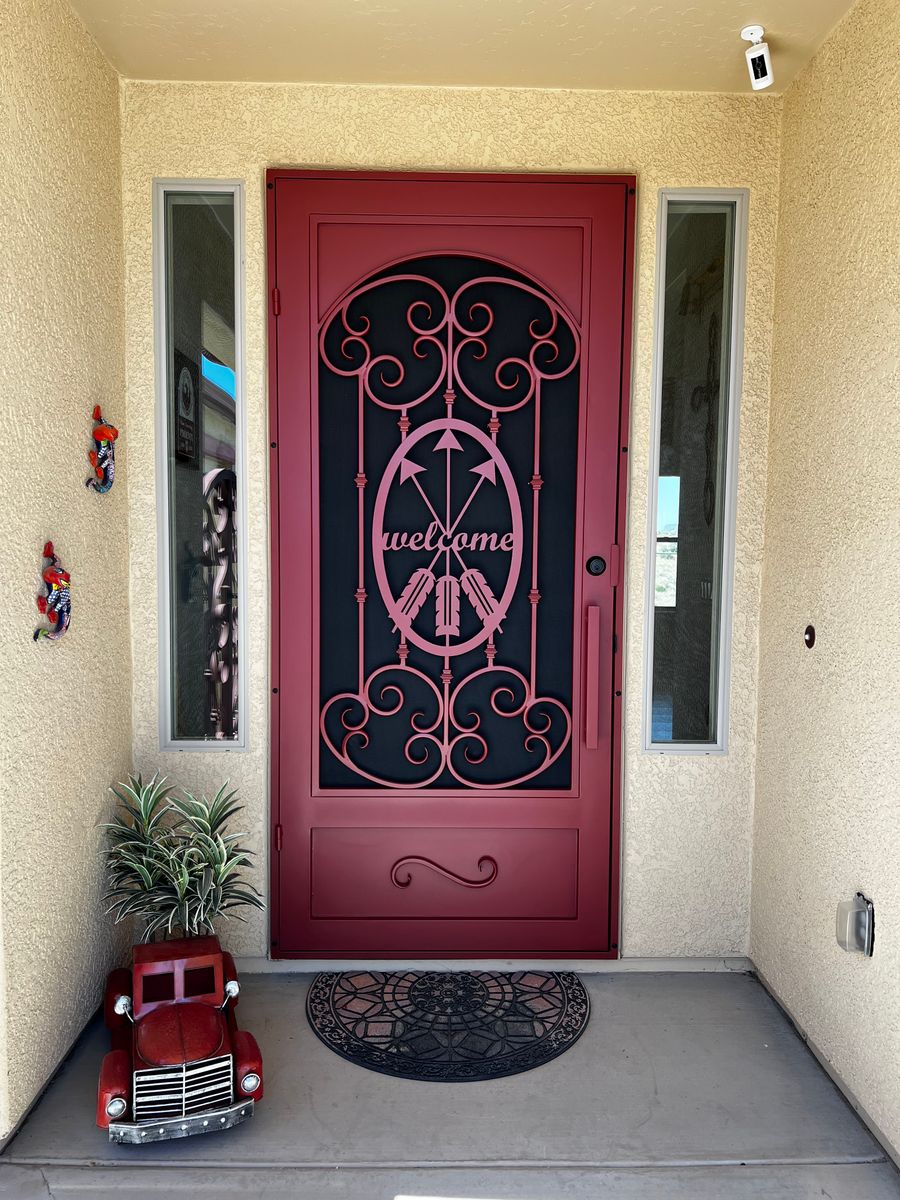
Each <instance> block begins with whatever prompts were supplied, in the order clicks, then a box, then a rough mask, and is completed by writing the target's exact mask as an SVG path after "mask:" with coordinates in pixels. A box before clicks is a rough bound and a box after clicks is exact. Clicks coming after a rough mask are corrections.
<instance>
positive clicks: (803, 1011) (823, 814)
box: [752, 0, 900, 1146]
mask: <svg viewBox="0 0 900 1200" xmlns="http://www.w3.org/2000/svg"><path fill="white" fill-rule="evenodd" d="M898 97H900V6H898V5H897V3H896V0H862V2H861V3H860V4H859V5H858V6H857V7H856V8H854V9H853V10H851V13H850V14H849V16H848V17H847V18H846V19H845V20H844V21H843V22H842V23H841V24H840V25H839V26H838V27H837V29H836V30H835V32H834V33H833V34H832V35H831V37H830V38H829V40H828V41H827V42H826V43H825V45H824V47H823V48H822V49H821V51H820V52H819V53H818V55H817V56H816V57H815V58H814V59H813V61H812V62H811V64H810V65H809V66H808V67H807V69H806V70H805V71H804V72H803V73H802V75H801V76H800V77H799V78H798V80H797V81H796V83H795V84H794V85H793V86H792V87H791V89H790V90H789V91H788V93H787V95H786V98H785V108H784V129H783V160H782V161H783V167H782V180H781V219H780V228H779V237H778V259H777V276H778V287H777V299H776V318H775V369H774V381H773V391H772V410H771V437H770V445H769V488H768V505H767V525H766V543H765V570H764V584H763V608H762V631H763V632H762V641H761V669H760V700H759V708H760V720H759V750H758V766H757V776H758V783H757V796H756V816H755V841H754V864H753V906H752V911H753V921H752V954H753V958H754V961H755V962H756V963H757V964H758V966H759V967H760V969H761V971H762V972H763V974H764V976H765V977H766V979H767V980H768V982H769V983H770V984H771V985H772V987H773V988H774V989H775V991H776V992H777V994H778V995H779V996H780V997H781V998H782V1000H783V1001H784V1002H785V1003H786V1004H787V1006H788V1007H789V1008H790V1010H791V1013H792V1014H793V1015H794V1017H795V1019H796V1020H797V1022H798V1024H799V1025H800V1026H801V1027H802V1028H804V1029H805V1030H806V1031H807V1032H808V1034H809V1036H810V1037H811V1039H812V1040H813V1041H814V1042H815V1043H816V1044H817V1046H818V1047H819V1049H820V1050H821V1052H822V1053H823V1054H824V1055H825V1056H826V1057H827V1058H828V1059H829V1060H830V1062H831V1063H832V1064H833V1065H834V1067H835V1068H836V1069H837V1071H838V1073H839V1074H840V1076H841V1077H842V1079H843V1080H844V1081H845V1082H846V1084H847V1085H848V1086H849V1087H850V1089H851V1090H852V1091H853V1092H855V1093H856V1095H857V1096H858V1097H859V1099H860V1101H861V1103H862V1104H863V1105H864V1106H865V1107H866V1108H867V1109H868V1111H869V1113H870V1114H871V1116H872V1118H873V1119H874V1121H875V1122H876V1123H877V1124H878V1125H880V1126H881V1128H882V1129H883V1130H884V1131H885V1132H886V1133H887V1135H888V1137H889V1138H890V1140H891V1141H892V1142H893V1145H894V1146H898V1145H900V1085H898V1082H897V1080H898V1074H897V1064H898V1062H900V1002H898V995H900V992H898V980H900V866H898V852H900V785H898V779H900V765H898V748H897V747H898V739H900V700H898V696H900V691H898V681H900V589H898V586H897V564H898V562H900V488H898V462H900V350H898V345H900V138H898V130H900V99H898ZM809 622H811V623H812V624H813V625H815V627H816V631H817V641H816V645H815V648H814V649H813V650H812V651H808V650H807V649H806V648H805V646H804V644H803V630H804V628H805V626H806V625H807V623H809ZM857 890H862V891H864V892H865V893H866V894H867V895H868V896H869V897H871V898H872V899H873V900H874V901H875V911H876V923H875V929H876V934H875V956H874V958H872V959H871V960H866V959H863V958H862V957H861V956H855V955H848V954H845V953H844V952H843V951H841V950H840V949H839V948H838V946H837V943H836V941H835V936H834V917H835V906H836V904H837V902H838V900H841V899H844V898H850V897H851V896H852V895H853V894H854V893H855V892H856V891H857Z"/></svg>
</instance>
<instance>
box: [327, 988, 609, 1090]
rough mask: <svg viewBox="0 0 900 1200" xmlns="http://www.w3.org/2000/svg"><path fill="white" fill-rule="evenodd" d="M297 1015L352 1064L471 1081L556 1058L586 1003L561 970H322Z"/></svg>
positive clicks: (577, 1029) (576, 1032)
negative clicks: (303, 1016) (302, 1015)
mask: <svg viewBox="0 0 900 1200" xmlns="http://www.w3.org/2000/svg"><path fill="white" fill-rule="evenodd" d="M306 1015H307V1017H308V1019H309V1023H310V1025H311V1026H312V1027H313V1030H314V1031H315V1033H316V1034H317V1036H318V1037H319V1038H320V1039H321V1040H322V1041H323V1042H324V1043H325V1045H326V1046H328V1047H329V1048H330V1049H331V1050H333V1051H334V1052H335V1054H340V1056H341V1057H342V1058H346V1059H347V1060H348V1061H349V1062H352V1063H356V1064H357V1066H360V1067H366V1068H368V1070H370V1071H380V1072H381V1073H382V1074H384V1075H399V1076H402V1077H403V1078H405V1079H421V1080H434V1081H437V1082H442V1083H464V1082H465V1083H472V1082H475V1081H477V1080H483V1079H500V1078H501V1077H502V1076H504V1075H516V1074H517V1073H518V1072H519V1071H530V1070H531V1069H532V1068H533V1067H539V1066H542V1065H543V1064H544V1063H546V1062H549V1061H550V1060H551V1059H553V1058H556V1057H557V1055H559V1054H563V1053H564V1052H565V1051H566V1050H568V1049H569V1047H570V1046H572V1045H573V1044H574V1043H575V1042H576V1041H577V1040H578V1038H579V1037H581V1035H582V1033H583V1032H584V1030H585V1027H586V1026H587V1022H588V1016H589V1015H590V1001H589V1000H588V995H587V992H586V991H585V989H584V985H583V984H582V982H581V980H580V979H579V978H578V976H577V975H574V974H572V973H571V972H569V971H512V972H503V971H452V972H451V971H385V972H382V971H344V972H340V973H338V972H330V971H329V972H324V973H322V974H321V975H317V976H316V978H315V979H314V980H313V982H312V983H311V985H310V988H309V992H308V993H307V997H306Z"/></svg>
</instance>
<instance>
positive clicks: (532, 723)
mask: <svg viewBox="0 0 900 1200" xmlns="http://www.w3.org/2000/svg"><path fill="white" fill-rule="evenodd" d="M396 283H403V284H404V285H406V286H410V285H412V286H414V287H415V288H416V289H418V290H420V291H421V294H422V298H421V299H417V300H415V301H414V302H413V303H411V304H407V307H406V309H405V320H406V325H407V328H408V330H409V332H410V334H411V335H412V354H413V358H411V359H410V360H409V366H410V368H411V365H412V363H413V361H414V360H415V362H416V368H415V378H416V380H417V381H424V382H419V384H418V386H417V388H416V389H415V392H414V393H410V390H409V381H410V379H411V378H412V375H413V372H412V370H411V369H409V370H408V364H407V363H406V362H405V361H404V357H403V354H402V353H400V352H386V351H385V349H384V341H383V335H382V336H381V340H379V335H378V331H379V328H380V325H379V318H384V317H385V314H386V307H385V306H386V305H387V303H388V297H389V296H390V295H391V293H390V291H389V288H390V286H391V285H392V284H396ZM507 289H509V291H507ZM489 292H491V293H499V294H500V300H498V301H494V302H493V303H489V302H488V300H486V299H485V295H487V294H488V293H489ZM504 295H508V296H509V297H510V298H512V297H513V296H514V295H515V296H518V297H520V298H521V297H524V298H525V299H526V301H527V302H528V304H530V305H531V306H532V309H531V311H534V307H535V305H538V304H539V305H540V311H542V312H543V314H544V315H543V316H542V317H533V316H532V317H531V318H530V319H527V320H521V319H519V318H516V317H515V316H514V315H513V314H514V313H515V312H516V311H519V310H516V309H515V307H514V306H508V305H507V303H506V301H505V300H504V299H503V296H504ZM517 321H518V322H519V323H517ZM388 327H389V325H388V324H386V325H385V328H388ZM392 328H393V327H392ZM498 330H501V331H502V335H503V336H502V338H500V339H498V344H499V342H502V345H503V347H504V355H505V356H502V357H500V356H498V357H496V358H495V359H494V365H493V366H492V367H491V368H490V369H489V370H488V371H486V370H485V369H484V367H481V366H479V364H482V363H486V362H488V361H489V360H490V358H491V354H492V353H494V351H493V350H492V347H493V338H494V336H495V335H496V333H497V331H498ZM516 342H518V344H519V346H520V350H519V352H517V353H515V354H510V353H508V348H509V347H510V346H512V345H514V344H515V343H516ZM376 345H377V347H378V348H377V349H376ZM580 345H581V342H580V332H579V329H578V325H577V323H576V322H575V320H574V318H573V317H572V315H571V314H570V313H568V312H567V311H566V310H565V309H564V308H563V306H562V305H561V304H560V302H559V301H558V300H556V299H554V298H553V297H551V296H550V295H549V294H547V293H546V292H545V291H543V290H542V289H540V288H539V287H538V286H537V285H533V284H530V283H527V282H524V281H523V280H518V279H512V278H505V277H501V276H493V275H490V274H487V275H483V276H481V277H479V278H476V279H473V280H470V281H469V282H467V283H464V284H462V285H461V286H460V287H458V288H457V290H456V291H455V292H454V293H453V294H452V295H451V294H450V293H449V292H447V291H446V290H445V289H444V288H442V287H441V286H440V285H439V284H438V283H437V282H436V281H435V280H433V279H429V278H428V277H427V276H424V275H416V274H410V273H405V272H403V271H398V272H397V273H395V274H393V275H389V276H385V277H382V278H380V279H377V280H373V281H366V282H363V283H362V284H360V285H358V286H357V287H355V288H353V289H351V291H350V292H348V293H347V294H346V295H345V296H344V297H343V298H342V299H341V300H340V301H339V302H338V303H337V304H336V305H334V306H333V308H332V309H331V310H330V311H329V312H328V313H327V314H326V316H325V318H324V319H323V321H322V324H321V326H320V334H319V349H320V354H321V357H322V360H323V362H324V363H325V365H326V366H327V367H328V368H330V370H332V371H333V372H334V373H335V374H337V375H343V376H352V377H355V379H356V385H357V390H358V422H357V451H358V453H357V471H356V475H355V483H356V487H357V489H358V492H359V505H358V526H357V549H358V581H357V588H356V593H355V596H356V602H357V612H358V629H357V643H358V660H359V662H358V667H359V672H358V673H359V684H358V688H357V690H356V691H345V692H340V693H338V694H337V695H333V696H331V697H330V699H328V700H327V702H326V703H325V704H324V705H323V707H322V710H321V713H320V721H319V724H320V731H321V735H322V739H323V742H324V744H325V745H326V746H327V747H328V749H329V751H330V752H331V753H332V754H334V755H335V757H337V758H338V759H339V760H340V761H341V762H342V763H343V764H344V765H345V766H346V767H347V768H348V769H349V770H351V771H353V772H354V773H356V774H357V775H359V776H361V777H362V778H364V779H366V780H369V781H370V782H374V783H378V784H381V785H384V786H387V787H393V788H400V789H403V788H422V787H427V786H429V785H433V784H436V783H437V784H439V785H440V786H444V787H447V786H450V787H453V786H457V787H459V786H462V787H464V788H482V789H493V788H507V787H512V786H514V785H516V784H522V783H525V782H527V781H528V780H531V779H534V778H536V777H537V776H539V775H540V774H541V773H542V772H544V771H546V770H547V768H548V767H549V766H550V765H551V764H552V763H553V762H555V761H556V759H557V758H559V756H560V754H562V752H563V750H564V749H565V748H566V746H567V745H568V744H569V742H570V739H571V730H572V718H571V713H570V711H569V709H568V707H567V706H566V704H564V703H563V702H562V701H561V700H560V699H558V698H557V697H554V696H549V695H544V694H542V693H541V690H540V688H539V685H538V678H537V644H538V638H539V636H540V625H539V622H538V608H539V604H540V600H541V591H540V588H539V586H538V568H539V560H540V556H539V538H540V499H541V497H540V493H541V488H542V486H543V484H544V480H543V478H542V476H541V466H540V464H541V453H540V430H541V404H542V392H543V390H544V389H545V387H546V385H547V384H548V382H551V381H554V380H558V379H562V378H563V377H564V376H566V375H567V374H569V373H570V372H572V371H574V370H575V369H576V368H577V367H578V364H579V360H580ZM426 368H427V369H426ZM476 368H477V369H476ZM428 370H430V371H431V372H432V373H431V374H430V375H429V376H428V377H427V378H426V377H425V376H426V375H427V371H428ZM368 405H374V406H376V408H377V409H382V410H390V411H392V412H394V413H396V414H398V419H397V421H396V425H397V428H398V430H399V439H398V442H397V445H396V448H395V450H394V452H393V454H392V455H391V457H390V460H389V462H388V464H387V466H386V467H385V468H384V471H383V473H382V475H381V478H380V480H379V481H378V486H377V492H376V496H375V500H374V506H373V508H372V509H371V510H369V509H368V507H367V504H366V501H365V493H366V490H367V488H368V486H369V478H368V474H367V471H366V411H367V406H368ZM529 406H530V409H531V413H532V422H531V425H532V441H533V455H532V471H531V474H530V476H525V477H524V478H523V479H521V480H518V481H517V479H516V478H515V475H514V473H513V469H512V467H511V465H510V461H509V460H508V458H507V457H506V455H505V454H504V453H503V451H502V449H501V434H502V429H503V417H504V415H505V414H508V413H512V412H517V411H518V410H521V409H524V408H526V407H529ZM436 408H437V409H438V411H440V408H443V415H441V416H438V415H437V414H436V413H435V409H436ZM420 411H421V413H422V414H423V416H424V418H425V419H424V420H423V421H421V422H419V423H418V424H417V423H416V422H415V420H414V418H415V417H416V416H418V415H419V412H420ZM517 428H518V429H519V430H520V431H521V430H522V429H523V422H522V420H521V418H517ZM517 436H518V435H517ZM382 461H383V460H382ZM410 488H411V489H412V490H413V491H414V492H415V493H416V496H417V501H416V503H420V505H421V508H420V514H421V518H420V520H421V523H420V524H418V525H416V524H415V520H416V518H414V517H411V516H410V515H409V514H410V513H411V511H412V510H411V509H410V505H409V503H408V501H406V502H401V499H400V497H401V496H402V495H405V494H406V492H407V490H408V489H410ZM485 488H487V489H488V491H487V492H485ZM526 488H530V499H529V509H530V530H529V535H530V536H529V541H530V552H529V555H528V559H527V560H526V556H525V554H526V546H525V541H526V538H525V525H524V518H523V512H522V502H521V498H520V490H523V491H524V489H526ZM396 489H400V491H399V492H398V493H397V496H396V499H395V490H396ZM487 496H489V497H490V500H489V502H486V501H485V497H487ZM414 508H415V504H414V505H413V509H414ZM397 512H402V513H404V514H406V516H405V517H404V521H408V522H410V523H409V526H408V527H406V528H399V529H398V528H394V527H391V526H390V524H389V515H388V514H389V513H397ZM367 547H368V548H369V553H370V555H371V559H370V561H371V564H372V567H373V568H374V573H375V577H376V580H377V583H378V592H379V593H380V599H381V602H382V603H383V605H384V610H385V613H386V617H387V622H388V624H387V628H388V629H389V630H390V631H391V634H392V635H393V636H394V637H395V638H396V642H395V647H394V659H393V661H385V660H384V658H383V657H382V661H381V662H379V663H377V664H376V665H375V666H374V667H373V666H372V664H371V663H370V662H369V661H368V658H369V652H368V646H367V629H368V628H369V626H368V624H367V618H366V609H367V606H368V605H369V604H370V603H371V598H370V596H369V592H368V591H367V588H366V561H367V556H366V553H365V550H366V548H367ZM526 561H527V562H528V564H529V566H530V574H531V579H530V587H528V581H525V580H521V581H520V576H521V574H522V568H523V565H524V564H525V563H526ZM554 583H555V581H553V580H550V581H548V584H547V585H546V586H549V587H552V586H554ZM520 588H521V589H522V592H521V594H522V595H524V596H525V597H526V598H527V603H528V605H529V606H530V627H531V634H530V651H529V658H528V663H527V664H526V665H525V667H524V669H520V666H519V665H513V663H511V662H506V661H504V656H503V654H502V643H501V639H502V637H503V625H504V622H505V619H506V617H507V614H508V613H509V610H510V605H511V603H512V602H513V599H514V597H515V596H516V594H517V591H518V589H520ZM526 589H527V590H526ZM369 641H371V638H369ZM476 650H480V651H481V653H482V654H483V656H484V658H483V665H482V666H476V667H475V668H474V669H472V667H471V665H467V667H466V669H465V670H463V671H461V670H460V668H459V667H457V666H455V665H454V664H456V663H457V662H459V661H462V660H461V656H463V655H468V654H470V653H472V652H473V651H476ZM323 651H324V648H323ZM382 654H383V652H382ZM520 657H521V656H520ZM470 661H471V660H469V659H466V663H467V664H470ZM429 663H431V664H433V666H429ZM485 689H486V699H484V695H485ZM498 718H501V719H503V720H504V721H518V722H519V723H520V725H521V728H522V738H521V741H520V743H519V745H520V748H521V749H520V752H521V753H522V755H523V756H524V757H523V761H522V766H521V768H520V769H515V770H512V771H509V770H508V769H506V768H504V777H503V778H502V779H498V778H496V777H491V774H490V763H491V762H492V759H493V756H492V754H491V746H490V743H489V728H490V726H491V722H495V721H496V719H498ZM397 721H401V722H405V724H406V729H407V733H406V736H405V738H403V739H401V740H402V745H403V759H402V763H401V765H400V767H399V769H396V770H394V771H386V770H385V764H384V761H383V755H384V754H386V753H388V751H387V749H386V747H387V745H388V743H386V742H385V743H382V742H381V741H380V740H379V738H378V729H380V728H381V727H382V723H383V722H397ZM390 744H391V745H394V746H396V744H397V739H396V735H392V736H391V738H390ZM504 744H505V746H506V750H505V758H506V760H507V761H508V758H509V744H510V743H509V742H508V741H505V743H504ZM379 746H381V747H382V749H381V750H379ZM479 768H482V769H481V770H480V771H479ZM409 861H412V860H409ZM482 861H484V860H482ZM397 865H402V864H397ZM422 865H427V866H429V867H430V868H431V869H434V870H438V871H440V872H441V873H447V872H444V870H443V868H439V867H438V866H437V865H436V864H431V863H426V862H425V861H424V860H423V862H422ZM481 869H482V868H481V864H479V870H481ZM494 871H496V864H494ZM447 874H448V877H449V876H450V873H447ZM410 878H411V877H410ZM457 878H458V882H460V883H465V885H466V886H477V887H480V886H484V885H485V883H487V882H490V879H486V880H484V881H482V880H477V881H474V882H473V881H465V880H463V879H462V878H460V877H457ZM491 878H493V876H491ZM394 882H395V883H398V881H397V879H395V880H394ZM398 886H408V883H398Z"/></svg>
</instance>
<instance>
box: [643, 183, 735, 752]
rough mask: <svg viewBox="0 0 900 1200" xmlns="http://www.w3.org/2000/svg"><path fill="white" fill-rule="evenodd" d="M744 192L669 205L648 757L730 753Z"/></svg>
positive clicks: (651, 559) (653, 493)
mask: <svg viewBox="0 0 900 1200" xmlns="http://www.w3.org/2000/svg"><path fill="white" fill-rule="evenodd" d="M746 204H747V197H746V193H744V192H738V191H735V192H723V191H716V190H709V191H701V192H691V193H687V192H682V191H666V192H663V193H662V195H661V204H660V237H659V248H658V260H657V261H658V272H659V274H658V285H657V286H658V295H657V313H656V354H655V379H654V385H655V397H654V399H655V405H654V430H653V434H654V443H653V462H652V477H651V481H650V520H651V524H650V539H649V540H650V547H649V549H650V553H649V556H648V572H649V588H648V604H647V647H648V653H647V659H646V662H647V669H646V688H645V712H644V746H645V748H646V749H648V750H659V751H665V750H669V751H681V752H686V753H690V752H699V753H713V752H716V751H719V752H721V751H724V750H725V748H726V732H727V723H728V706H727V700H728V684H729V680H728V660H729V648H730V621H731V592H732V572H733V557H734V487H735V456H736V444H737V443H736V439H737V407H738V398H739V389H740V361H741V344H740V343H741V330H740V326H741V314H742V309H743V254H744V243H745V221H746Z"/></svg>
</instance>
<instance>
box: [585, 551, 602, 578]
mask: <svg viewBox="0 0 900 1200" xmlns="http://www.w3.org/2000/svg"><path fill="white" fill-rule="evenodd" d="M605 570H606V559H605V558H601V557H600V555H599V554H592V555H591V557H590V558H589V559H588V560H587V572H588V575H602V574H603V572H604V571H605Z"/></svg>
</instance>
